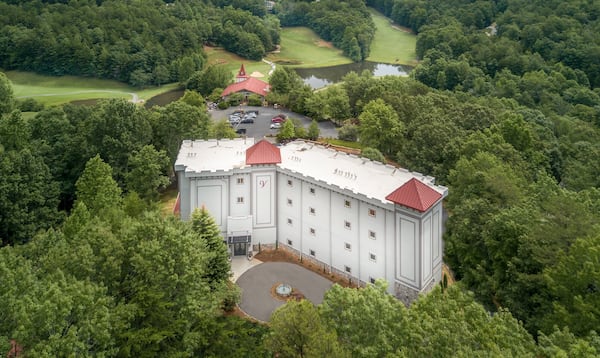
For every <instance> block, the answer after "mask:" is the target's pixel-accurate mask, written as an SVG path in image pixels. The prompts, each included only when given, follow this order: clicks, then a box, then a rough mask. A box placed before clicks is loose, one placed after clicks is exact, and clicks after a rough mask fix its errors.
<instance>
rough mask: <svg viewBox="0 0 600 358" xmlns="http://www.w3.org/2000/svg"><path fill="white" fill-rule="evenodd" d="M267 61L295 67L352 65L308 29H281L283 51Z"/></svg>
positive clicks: (347, 59) (270, 55) (269, 56)
mask: <svg viewBox="0 0 600 358" xmlns="http://www.w3.org/2000/svg"><path fill="white" fill-rule="evenodd" d="M267 60H269V61H272V62H275V63H280V64H282V65H290V66H294V67H305V68H308V67H326V66H334V65H341V64H345V63H351V62H352V61H351V60H350V59H349V58H347V57H345V56H343V55H342V51H341V50H339V49H337V48H335V47H333V46H332V45H331V43H329V42H325V41H323V40H322V39H321V38H320V37H319V36H317V34H315V33H314V32H313V31H312V30H310V29H309V28H307V27H285V28H283V29H281V49H280V51H279V52H277V53H270V54H269V55H267Z"/></svg>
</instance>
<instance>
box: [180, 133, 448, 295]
mask: <svg viewBox="0 0 600 358" xmlns="http://www.w3.org/2000/svg"><path fill="white" fill-rule="evenodd" d="M198 143H199V144H200V145H205V147H202V149H201V148H200V145H198ZM223 143H225V144H227V145H224V144H223ZM221 144H223V146H222V148H223V149H219V150H217V149H214V148H218V147H219V145H221ZM252 144H253V141H248V143H246V142H245V141H241V140H235V141H230V142H229V141H224V142H222V143H221V142H214V143H213V142H206V143H205V142H196V144H195V145H191V144H189V145H187V146H186V145H184V146H182V150H183V149H184V148H187V150H189V151H190V153H186V152H183V153H182V155H181V156H180V158H179V159H178V160H181V163H180V164H178V165H176V173H177V177H178V181H179V190H180V194H181V195H180V213H181V217H182V219H184V220H187V219H189V216H190V214H191V212H192V211H193V210H194V209H195V208H199V207H202V206H205V207H206V208H207V210H208V211H209V212H210V213H211V215H212V216H213V217H214V219H215V221H216V223H217V225H218V226H219V228H220V230H221V231H222V232H223V233H225V232H227V231H228V229H229V231H231V230H233V231H236V232H237V231H240V232H242V231H245V232H251V235H252V244H254V245H258V244H259V243H262V244H275V243H276V242H277V241H278V242H279V244H280V245H286V246H290V247H291V248H293V249H295V250H297V251H298V252H301V253H302V254H303V255H306V256H311V257H313V258H314V259H315V260H317V261H319V262H321V263H322V264H325V265H328V266H330V267H331V268H332V269H334V270H337V271H339V272H342V273H344V272H347V271H346V267H349V268H350V273H349V276H351V278H352V281H353V282H356V281H357V279H358V280H360V281H361V282H362V283H368V282H370V281H371V279H378V278H384V279H386V280H387V281H388V283H389V286H388V287H389V289H388V291H389V292H390V293H394V294H397V293H398V287H399V286H398V285H400V286H402V287H403V288H408V289H409V291H414V292H421V291H422V290H424V289H426V288H427V287H431V285H432V283H437V282H439V281H440V280H441V275H442V274H441V270H442V259H443V244H442V210H443V209H442V203H441V201H439V202H437V203H436V204H435V205H434V206H433V207H431V208H430V210H428V211H427V212H425V213H421V212H418V211H415V210H411V209H408V208H405V207H402V206H399V205H394V204H393V203H391V202H389V201H386V200H384V199H383V198H384V197H385V196H384V193H383V191H384V190H382V189H381V188H380V186H379V185H378V183H382V182H385V181H387V180H393V181H395V182H401V180H404V179H403V176H411V175H412V174H411V173H409V172H408V171H406V170H402V169H397V168H393V167H389V166H382V165H380V164H377V163H371V162H363V160H362V159H359V158H355V157H352V156H347V155H345V154H340V153H339V152H336V151H334V150H332V149H327V152H326V153H325V154H326V155H327V156H326V157H324V156H320V157H318V158H316V159H320V160H324V159H327V160H330V159H331V158H336V159H335V160H336V161H335V165H338V167H337V168H333V169H331V170H330V169H327V168H329V167H327V168H322V167H319V168H316V167H317V166H314V165H311V164H309V163H313V162H314V161H313V162H311V161H310V159H314V158H311V157H310V155H311V153H313V152H311V148H306V147H303V148H299V149H298V150H297V151H295V152H289V153H287V154H288V155H287V156H285V157H283V160H284V163H283V164H286V165H282V164H279V165H252V166H247V165H244V161H243V158H244V155H245V148H247V147H248V146H250V145H252ZM238 147H239V148H238ZM206 150H214V151H215V152H214V153H217V154H214V153H213V154H212V156H211V158H214V157H215V155H216V156H217V157H218V160H215V161H214V163H213V164H214V165H215V166H216V168H215V169H213V166H210V165H207V164H206V160H204V159H203V160H201V161H197V162H194V161H193V159H194V158H196V154H202V153H205V152H206ZM221 150H224V151H227V150H229V151H230V155H229V156H225V155H223V156H222V157H220V156H219V155H220V154H219V153H221ZM282 153H283V152H282ZM315 153H316V152H315ZM315 153H313V154H315ZM321 154H323V153H321ZM315 155H316V154H315ZM328 158H329V159H328ZM286 161H287V162H286ZM355 162H360V163H362V164H356V163H355ZM319 163H321V162H319ZM188 165H189V167H188ZM219 165H220V166H219ZM361 165H363V166H364V168H362V167H361V168H360V170H364V171H363V172H360V171H354V170H353V169H352V168H353V167H356V166H361ZM296 166H297V167H296ZM305 169H306V170H305ZM317 169H318V170H320V171H321V172H323V173H321V172H319V171H316V170H317ZM311 170H315V171H313V172H311ZM329 171H331V173H329ZM373 172H374V173H375V174H376V175H378V177H377V178H378V179H377V180H378V181H377V182H376V183H373V182H372V180H373V178H371V177H370V176H371V173H373ZM356 173H358V175H356ZM321 174H322V176H323V178H325V179H323V178H322V179H315V178H320V176H319V175H321ZM366 177H369V181H367V179H366ZM240 179H241V181H239V180H240ZM422 179H424V178H421V180H422ZM324 180H325V181H326V182H325V181H324ZM288 181H290V182H291V185H289V184H288ZM392 184H394V183H392ZM386 185H390V183H387V184H386ZM394 185H395V184H394ZM311 189H313V190H314V193H313V192H311ZM379 191H381V192H382V193H379ZM385 192H386V193H387V192H388V191H387V189H385ZM444 195H445V194H444ZM238 198H243V199H238ZM288 200H289V201H290V202H288ZM346 201H349V204H350V205H349V207H347V206H346ZM370 209H372V210H375V213H374V215H371V214H370V213H369V210H370ZM228 219H229V221H228ZM288 220H290V222H288ZM228 222H229V224H228ZM346 222H348V223H349V227H347V226H346ZM238 224H239V225H238ZM228 225H230V226H231V228H228ZM237 226H239V228H237V229H236V228H234V227H237ZM311 229H312V230H314V233H312V232H311ZM371 232H372V233H374V237H373V236H372V235H371V234H370V233H371ZM288 240H290V241H291V244H289V243H288ZM346 244H348V247H347V245H346ZM311 251H314V256H313V255H311V254H312V252H311ZM371 254H372V255H374V257H371ZM403 294H404V293H403ZM397 296H398V295H397Z"/></svg>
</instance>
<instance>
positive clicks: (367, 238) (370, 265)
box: [358, 201, 393, 283]
mask: <svg viewBox="0 0 600 358" xmlns="http://www.w3.org/2000/svg"><path fill="white" fill-rule="evenodd" d="M369 210H374V216H372V215H370V213H369ZM385 219H386V210H385V209H383V208H381V207H377V206H374V205H371V204H368V203H365V202H363V201H361V202H359V209H358V220H359V230H360V232H359V248H360V267H361V270H360V275H361V276H360V280H361V281H363V282H367V283H369V282H370V280H371V279H374V280H376V279H378V278H386V275H385V268H386V267H385V266H386V261H387V260H388V257H386V256H387V255H386V245H385V244H386V227H385ZM371 233H373V234H374V235H375V237H373V236H372V234H371ZM392 233H393V232H392ZM371 254H373V255H375V260H373V259H372V258H371Z"/></svg>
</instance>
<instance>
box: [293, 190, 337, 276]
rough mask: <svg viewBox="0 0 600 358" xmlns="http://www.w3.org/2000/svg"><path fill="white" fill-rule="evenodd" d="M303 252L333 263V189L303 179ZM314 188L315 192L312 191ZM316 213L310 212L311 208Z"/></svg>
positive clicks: (326, 262) (324, 261) (329, 263)
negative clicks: (331, 226) (331, 196)
mask: <svg viewBox="0 0 600 358" xmlns="http://www.w3.org/2000/svg"><path fill="white" fill-rule="evenodd" d="M301 184H302V191H301V193H302V194H301V195H302V198H301V201H302V206H301V211H300V212H301V220H302V229H301V230H302V244H301V245H302V253H303V254H305V255H308V256H312V255H311V250H312V251H314V253H315V255H314V256H312V257H314V258H315V259H317V260H319V261H321V262H323V263H325V264H327V265H331V246H330V238H331V232H330V223H329V220H330V218H329V212H330V210H331V209H330V200H331V198H330V195H331V191H330V190H327V189H324V188H322V187H320V186H317V185H315V184H313V183H310V182H307V181H301ZM311 190H314V194H313V193H312V192H311ZM311 208H312V209H314V210H315V215H312V214H310V209H311Z"/></svg>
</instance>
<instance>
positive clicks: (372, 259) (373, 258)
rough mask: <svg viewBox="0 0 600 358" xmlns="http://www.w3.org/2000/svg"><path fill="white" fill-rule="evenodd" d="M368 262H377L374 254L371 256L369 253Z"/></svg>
mask: <svg viewBox="0 0 600 358" xmlns="http://www.w3.org/2000/svg"><path fill="white" fill-rule="evenodd" d="M369 260H371V261H373V262H375V261H377V256H375V254H372V253H370V252H369Z"/></svg>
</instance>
